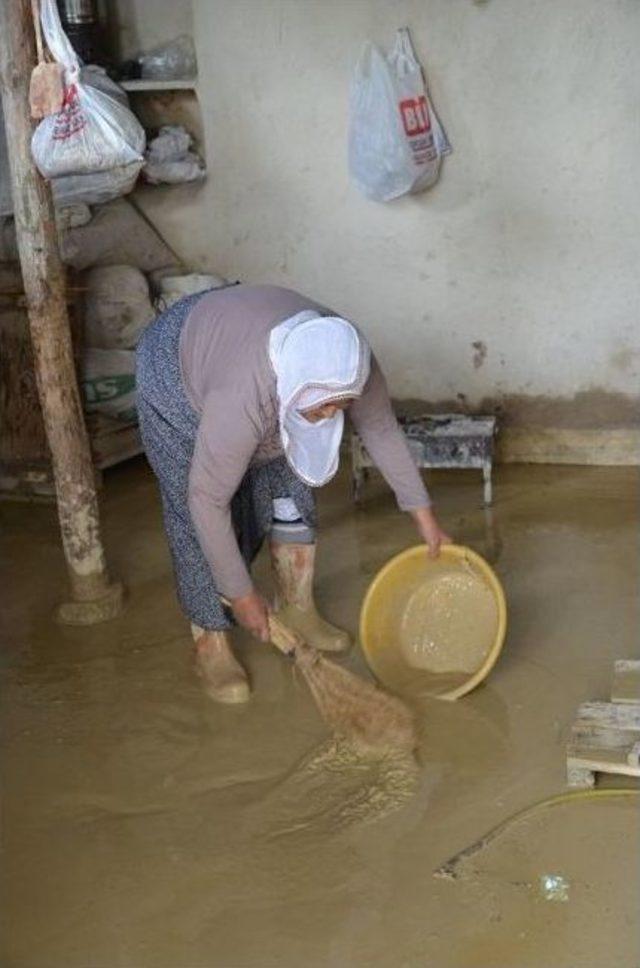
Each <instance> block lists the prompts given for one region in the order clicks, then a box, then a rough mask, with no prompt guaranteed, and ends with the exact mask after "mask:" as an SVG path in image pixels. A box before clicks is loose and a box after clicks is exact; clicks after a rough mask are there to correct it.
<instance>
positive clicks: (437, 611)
mask: <svg viewBox="0 0 640 968" xmlns="http://www.w3.org/2000/svg"><path fill="white" fill-rule="evenodd" d="M506 628H507V609H506V603H505V597H504V592H503V590H502V585H501V584H500V582H499V580H498V578H497V577H496V575H495V573H494V571H493V570H492V568H490V567H489V565H488V564H487V562H486V561H485V560H484V559H483V558H481V557H480V555H478V554H476V552H475V551H472V550H471V549H470V548H464V547H462V546H461V545H445V546H444V547H443V548H442V549H441V551H440V555H439V557H438V558H436V559H432V558H429V557H428V555H427V550H426V547H425V545H418V546H417V547H415V548H408V549H407V550H406V551H403V552H401V554H399V555H396V557H395V558H392V559H391V561H389V562H387V564H386V565H385V566H384V568H382V570H381V571H379V572H378V574H377V575H376V577H375V578H374V580H373V581H372V583H371V585H370V586H369V589H368V591H367V594H366V596H365V599H364V603H363V605H362V611H361V613H360V641H361V644H362V649H363V651H364V654H365V657H366V660H367V662H368V664H369V667H370V668H371V670H372V672H373V673H374V675H375V676H376V678H378V679H379V680H380V682H381V683H383V684H384V685H385V686H387V687H388V688H390V689H391V690H393V691H394V692H398V693H400V694H403V695H407V696H438V697H439V698H441V699H458V698H459V697H460V696H464V695H465V694H466V693H468V692H471V690H472V689H474V688H475V687H476V686H477V685H478V684H479V683H480V682H482V681H483V679H485V678H486V677H487V676H488V674H489V672H490V671H491V669H492V668H493V666H494V664H495V662H496V660H497V658H498V656H499V654H500V650H501V649H502V644H503V642H504V637H505V632H506Z"/></svg>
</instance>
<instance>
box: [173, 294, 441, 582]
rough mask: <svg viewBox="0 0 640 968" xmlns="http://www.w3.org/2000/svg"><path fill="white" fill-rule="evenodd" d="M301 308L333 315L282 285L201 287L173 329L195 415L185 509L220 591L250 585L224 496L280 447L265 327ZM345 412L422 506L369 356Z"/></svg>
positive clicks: (418, 482) (404, 498) (397, 488)
mask: <svg viewBox="0 0 640 968" xmlns="http://www.w3.org/2000/svg"><path fill="white" fill-rule="evenodd" d="M305 309H313V310H316V311H317V312H319V313H320V314H321V315H324V316H328V315H336V314H335V313H333V312H332V311H331V310H329V309H327V308H326V307H323V306H320V305H318V304H317V303H315V302H313V301H312V300H311V299H308V298H307V297H306V296H302V295H300V294H299V293H297V292H293V291H292V290H290V289H282V288H280V287H279V286H249V285H239V286H232V287H229V288H226V289H221V290H213V291H212V292H209V293H206V294H205V295H203V296H202V298H201V299H199V300H198V302H197V303H196V304H195V306H194V307H193V309H192V310H191V312H190V313H189V315H188V317H187V319H186V320H185V323H184V327H183V330H182V334H181V338H180V365H181V370H182V379H183V383H184V387H185V391H186V394H187V397H188V399H189V402H190V403H191V405H192V407H193V408H194V410H195V411H196V412H197V413H198V414H199V416H200V423H199V427H198V433H197V437H196V443H195V450H194V454H193V459H192V462H191V470H190V474H189V498H188V499H189V512H190V514H191V518H192V520H193V524H194V527H195V530H196V533H197V535H198V540H199V542H200V546H201V548H202V550H203V552H204V554H205V556H206V558H207V560H208V562H209V565H210V567H211V571H212V574H213V577H214V580H215V583H216V587H217V588H218V590H219V591H220V592H221V594H223V595H224V596H226V597H227V598H238V597H240V596H242V595H246V594H247V593H248V592H250V591H251V590H252V587H253V586H252V582H251V578H250V576H249V572H248V569H247V566H246V564H245V562H244V560H243V558H242V555H241V554H240V550H239V548H238V544H237V541H236V538H235V534H234V530H233V525H232V521H231V510H230V504H231V499H232V498H233V496H234V494H235V493H236V491H237V489H238V487H239V486H240V482H241V481H242V478H243V477H244V475H245V473H246V471H247V469H248V467H249V466H250V465H252V464H260V463H264V462H266V461H269V460H273V459H274V458H275V457H279V456H281V455H282V454H283V447H282V441H281V439H280V429H279V424H278V398H277V394H276V378H275V373H274V372H273V369H272V366H271V362H270V360H269V335H270V333H271V330H272V329H273V328H274V327H275V326H278V325H279V324H280V323H282V322H284V321H285V320H286V319H289V318H290V317H291V316H294V315H296V314H297V313H299V312H302V311H303V310H305ZM348 413H349V416H350V418H351V420H352V422H353V424H354V426H355V428H356V430H357V431H358V433H359V435H360V436H361V438H362V441H363V443H364V445H365V447H366V448H367V450H368V452H369V454H370V455H371V457H372V459H373V460H374V461H375V463H376V465H377V466H378V468H379V469H380V471H381V472H382V474H383V476H384V477H385V479H386V480H387V482H388V483H389V485H390V486H391V488H392V489H393V491H394V492H395V495H396V498H397V501H398V505H399V506H400V508H401V509H402V510H405V511H410V510H414V509H417V508H420V507H426V506H427V505H428V504H429V498H428V495H427V491H426V489H425V486H424V484H423V482H422V478H421V476H420V473H419V472H418V469H417V467H416V465H415V463H414V461H413V458H412V457H411V453H410V451H409V448H408V447H407V443H406V440H405V438H404V435H403V433H402V431H401V430H400V428H399V427H398V423H397V421H396V418H395V415H394V413H393V409H392V407H391V402H390V400H389V394H388V391H387V386H386V382H385V379H384V376H383V374H382V372H381V370H380V367H379V366H378V363H377V361H376V360H375V358H374V357H373V356H372V359H371V373H370V376H369V379H368V381H367V383H366V386H365V389H364V393H363V394H362V396H361V397H360V398H359V399H357V400H354V402H353V403H352V404H351V405H350V407H349V409H348Z"/></svg>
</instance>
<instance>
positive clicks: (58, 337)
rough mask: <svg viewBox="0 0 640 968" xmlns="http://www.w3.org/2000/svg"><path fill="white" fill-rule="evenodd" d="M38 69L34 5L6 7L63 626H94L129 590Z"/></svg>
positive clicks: (7, 68) (0, 31)
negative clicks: (35, 140)
mask: <svg viewBox="0 0 640 968" xmlns="http://www.w3.org/2000/svg"><path fill="white" fill-rule="evenodd" d="M34 66H35V36H34V27H33V19H32V15H31V5H30V0H0V88H1V90H2V104H3V109H4V120H5V126H6V132H7V147H8V153H9V166H10V169H11V186H12V191H13V203H14V215H15V222H16V234H17V240H18V250H19V255H20V265H21V269H22V277H23V281H24V290H25V294H26V298H27V308H28V312H29V327H30V331H31V340H32V342H33V353H34V360H35V370H36V381H37V385H38V395H39V398H40V404H41V406H42V413H43V417H44V424H45V429H46V432H47V440H48V442H49V447H50V448H51V457H52V462H53V472H54V478H55V483H56V496H57V502H58V517H59V519H60V530H61V532H62V544H63V548H64V553H65V557H66V560H67V566H68V571H69V578H70V582H71V601H69V602H65V603H63V604H62V605H60V606H59V607H58V610H57V617H58V619H59V621H61V622H65V623H69V624H74V625H89V624H92V623H94V622H101V621H104V620H106V619H108V618H112V617H113V616H115V615H117V614H118V613H119V612H120V611H121V609H122V586H121V585H120V584H119V583H112V582H110V581H109V577H108V574H107V567H106V561H105V555H104V551H103V548H102V543H101V539H100V519H99V512H98V500H97V495H96V488H95V479H94V471H93V463H92V459H91V451H90V449H89V438H88V436H87V430H86V427H85V424H84V417H83V413H82V405H81V402H80V394H79V391H78V383H77V380H76V373H75V368H74V362H73V350H72V344H71V332H70V328H69V317H68V314H67V306H66V299H65V272H64V267H63V265H62V261H61V259H60V253H59V251H58V240H57V234H56V225H55V218H54V209H53V201H52V196H51V188H50V186H49V184H48V183H47V182H45V181H44V179H43V178H41V176H40V174H39V172H38V171H37V169H36V167H35V165H34V163H33V159H32V157H31V135H32V122H31V119H30V114H29V79H30V76H31V70H32V68H33V67H34Z"/></svg>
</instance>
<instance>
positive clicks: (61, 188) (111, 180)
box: [51, 161, 142, 208]
mask: <svg viewBox="0 0 640 968" xmlns="http://www.w3.org/2000/svg"><path fill="white" fill-rule="evenodd" d="M141 168H142V162H141V161H132V162H131V164H129V165H119V166H118V167H117V168H111V169H110V170H109V171H96V172H93V173H91V174H89V175H64V176H63V177H61V178H53V179H52V180H51V189H52V191H53V201H54V203H55V205H56V208H65V207H66V206H67V205H77V204H78V203H80V202H83V203H84V204H85V205H105V204H106V203H107V202H111V201H113V200H114V199H115V198H122V197H123V196H124V195H128V194H129V192H131V191H133V189H134V188H135V184H136V182H137V180H138V175H139V174H140V169H141Z"/></svg>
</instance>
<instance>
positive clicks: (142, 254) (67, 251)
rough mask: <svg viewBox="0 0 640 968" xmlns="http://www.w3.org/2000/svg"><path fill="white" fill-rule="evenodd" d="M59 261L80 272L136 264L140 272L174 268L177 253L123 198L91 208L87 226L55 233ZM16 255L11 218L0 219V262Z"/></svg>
mask: <svg viewBox="0 0 640 968" xmlns="http://www.w3.org/2000/svg"><path fill="white" fill-rule="evenodd" d="M58 238H59V242H60V254H61V256H62V261H63V262H64V263H65V264H66V265H68V266H71V267H72V268H73V269H76V270H78V271H81V270H82V269H89V268H90V267H91V266H118V265H129V266H136V268H138V269H140V270H141V271H142V272H144V273H150V272H154V271H156V270H160V269H166V270H175V269H177V268H178V266H179V260H178V258H177V256H175V255H174V253H173V252H172V251H171V249H170V248H169V246H168V245H167V244H166V243H165V242H163V240H162V239H161V238H160V236H159V235H158V233H157V232H156V231H155V230H154V228H153V226H151V225H150V224H149V223H148V222H147V221H146V219H144V218H143V217H142V216H141V215H140V214H139V213H138V212H137V211H136V209H135V208H134V207H133V205H130V204H129V202H127V201H126V199H124V198H121V199H117V200H116V201H114V202H110V203H109V204H108V205H102V206H101V207H100V208H98V209H95V210H94V213H93V218H92V219H91V221H90V222H89V223H88V225H81V226H79V227H78V228H72V229H69V230H68V231H66V232H65V231H61V232H60V233H59V237H58ZM17 258H18V247H17V245H16V227H15V223H14V221H13V219H12V218H11V219H10V218H7V219H5V220H3V221H2V222H0V261H8V262H11V261H12V260H14V259H17Z"/></svg>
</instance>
